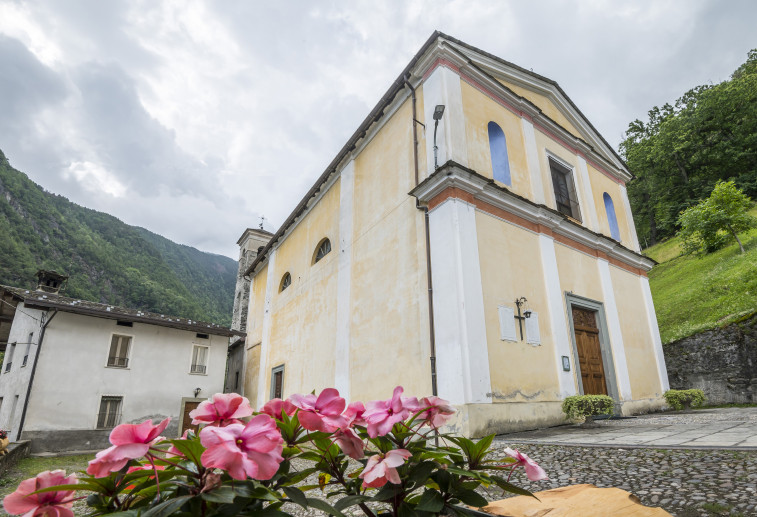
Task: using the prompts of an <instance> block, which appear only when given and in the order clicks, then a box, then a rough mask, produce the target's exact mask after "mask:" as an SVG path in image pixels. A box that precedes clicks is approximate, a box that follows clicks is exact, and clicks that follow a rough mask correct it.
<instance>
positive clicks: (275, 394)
mask: <svg viewBox="0 0 757 517" xmlns="http://www.w3.org/2000/svg"><path fill="white" fill-rule="evenodd" d="M283 394H284V365H283V364H282V365H281V366H277V367H276V368H274V369H273V370H272V371H271V398H272V399H280V398H282V396H283Z"/></svg>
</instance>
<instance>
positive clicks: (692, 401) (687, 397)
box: [664, 390, 705, 411]
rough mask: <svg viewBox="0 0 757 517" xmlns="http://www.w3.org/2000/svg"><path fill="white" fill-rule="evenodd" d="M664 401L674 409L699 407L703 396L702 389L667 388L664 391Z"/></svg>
mask: <svg viewBox="0 0 757 517" xmlns="http://www.w3.org/2000/svg"><path fill="white" fill-rule="evenodd" d="M664 397H665V402H667V403H668V405H669V406H670V407H672V408H673V409H675V410H678V411H680V410H682V409H683V408H689V407H701V406H702V404H704V401H705V396H704V392H703V391H702V390H668V391H666V392H665V395H664Z"/></svg>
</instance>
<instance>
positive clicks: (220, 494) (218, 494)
mask: <svg viewBox="0 0 757 517" xmlns="http://www.w3.org/2000/svg"><path fill="white" fill-rule="evenodd" d="M200 497H202V498H203V499H204V500H205V501H208V502H211V503H227V504H230V503H233V502H234V497H236V493H235V492H234V489H233V488H232V487H230V486H228V485H225V486H220V487H218V488H216V489H214V490H211V491H210V492H204V493H202V494H200Z"/></svg>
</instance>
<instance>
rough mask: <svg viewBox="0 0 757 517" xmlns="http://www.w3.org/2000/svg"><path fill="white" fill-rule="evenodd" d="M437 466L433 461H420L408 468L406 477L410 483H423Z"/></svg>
mask: <svg viewBox="0 0 757 517" xmlns="http://www.w3.org/2000/svg"><path fill="white" fill-rule="evenodd" d="M437 467H438V465H437V464H436V463H434V462H433V461H422V462H421V463H418V464H417V465H416V466H414V467H413V468H412V469H410V472H409V473H408V477H407V479H408V481H409V482H410V483H415V484H421V485H422V484H425V483H426V480H427V479H428V478H429V476H430V475H431V473H432V472H433V471H434V469H435V468H437Z"/></svg>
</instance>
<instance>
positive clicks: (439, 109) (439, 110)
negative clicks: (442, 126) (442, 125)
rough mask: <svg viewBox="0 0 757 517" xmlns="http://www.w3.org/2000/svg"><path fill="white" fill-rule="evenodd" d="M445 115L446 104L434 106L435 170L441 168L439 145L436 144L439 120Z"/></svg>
mask: <svg viewBox="0 0 757 517" xmlns="http://www.w3.org/2000/svg"><path fill="white" fill-rule="evenodd" d="M442 115H444V104H437V105H436V107H435V108H434V170H436V169H438V168H439V161H438V160H437V151H438V150H439V147H438V146H437V145H436V130H437V128H438V127H439V121H440V120H441V119H442Z"/></svg>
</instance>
